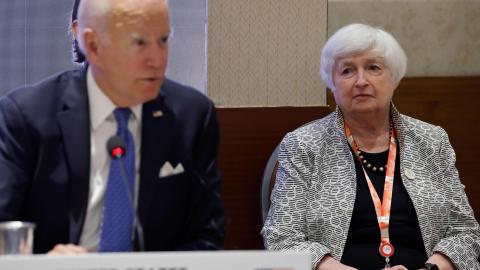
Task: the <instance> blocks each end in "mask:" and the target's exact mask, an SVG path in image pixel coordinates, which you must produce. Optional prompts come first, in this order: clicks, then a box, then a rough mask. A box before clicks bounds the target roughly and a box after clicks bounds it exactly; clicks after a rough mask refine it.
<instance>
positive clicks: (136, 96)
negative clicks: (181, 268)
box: [0, 0, 224, 254]
mask: <svg viewBox="0 0 480 270" xmlns="http://www.w3.org/2000/svg"><path fill="white" fill-rule="evenodd" d="M77 8H78V16H77V14H76V12H77ZM74 13H75V15H74V17H75V18H76V20H75V21H74V22H73V23H72V33H73V34H74V36H75V37H76V39H77V40H78V44H79V45H80V50H81V53H82V54H83V55H84V56H85V57H86V61H85V65H82V67H80V68H79V69H77V70H73V71H66V72H63V73H61V74H58V75H54V76H52V77H50V78H47V79H45V80H43V81H41V82H39V83H38V84H36V85H34V86H27V87H23V88H21V89H16V90H14V91H11V92H10V93H9V94H8V95H6V96H4V97H2V98H1V100H0V111H1V112H0V174H1V175H2V177H1V179H0V221H8V220H22V221H30V222H33V223H35V224H36V229H35V233H34V252H35V253H45V252H50V253H57V254H58V253H67V254H74V253H83V252H89V251H92V252H97V251H98V252H128V251H134V250H147V251H166V250H168V251H172V250H210V249H221V248H222V246H223V234H224V233H223V223H224V222H223V206H222V202H221V200H220V197H219V189H220V176H219V172H218V167H217V152H218V123H217V118H216V113H215V107H214V105H213V103H212V102H211V101H210V100H209V99H208V98H206V97H205V96H204V95H202V94H201V93H199V92H198V91H196V90H194V89H192V88H189V87H186V86H183V85H180V84H178V83H175V82H173V81H171V80H169V79H167V78H165V70H166V67H167V58H168V38H169V35H170V25H169V13H168V4H167V2H166V1H165V0H102V1H98V0H82V1H81V2H80V1H79V0H76V2H75V9H74ZM107 150H108V151H107Z"/></svg>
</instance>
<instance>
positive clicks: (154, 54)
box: [91, 0, 170, 107]
mask: <svg viewBox="0 0 480 270" xmlns="http://www.w3.org/2000/svg"><path fill="white" fill-rule="evenodd" d="M120 2H121V3H118V4H116V5H115V7H114V8H113V11H112V12H111V14H110V16H109V18H108V21H107V25H106V30H107V33H106V35H105V37H101V38H100V39H99V42H98V43H99V44H98V50H97V54H96V57H95V61H94V62H93V63H91V66H92V70H93V73H94V77H95V80H96V81H97V83H98V85H99V86H100V88H101V89H102V90H103V91H104V92H105V94H106V95H107V96H108V97H109V98H110V99H111V100H112V101H113V102H114V103H115V104H116V105H117V106H120V107H126V106H134V105H137V104H141V103H144V102H147V101H149V100H152V99H154V98H155V97H157V95H158V93H159V91H160V86H161V85H162V84H163V81H164V79H165V70H166V67H167V61H168V36H169V34H170V25H169V18H168V8H167V5H166V4H165V3H164V1H162V0H130V1H129V0H126V1H120Z"/></svg>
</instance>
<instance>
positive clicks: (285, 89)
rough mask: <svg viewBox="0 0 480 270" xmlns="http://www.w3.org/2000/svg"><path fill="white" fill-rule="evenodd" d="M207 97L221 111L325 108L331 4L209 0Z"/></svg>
mask: <svg viewBox="0 0 480 270" xmlns="http://www.w3.org/2000/svg"><path fill="white" fill-rule="evenodd" d="M208 9H209V14H208V76H207V77H208V83H207V92H208V95H209V97H210V98H211V99H212V100H214V102H215V103H216V105H217V106H219V107H258V106H262V107H265V106H267V107H268V106H313V105H325V104H326V95H325V86H324V85H323V83H322V82H321V80H320V76H319V75H318V73H319V72H318V70H319V58H320V50H321V47H322V45H323V43H324V42H325V38H326V31H327V25H326V23H327V1H326V0H295V1H291V0H209V1H208Z"/></svg>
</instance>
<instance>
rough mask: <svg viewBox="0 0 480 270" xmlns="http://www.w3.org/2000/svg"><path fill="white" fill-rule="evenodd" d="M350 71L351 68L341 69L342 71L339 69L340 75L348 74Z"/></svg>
mask: <svg viewBox="0 0 480 270" xmlns="http://www.w3.org/2000/svg"><path fill="white" fill-rule="evenodd" d="M352 72H353V70H352V69H351V68H344V69H342V71H341V73H340V74H342V75H348V74H350V73H352Z"/></svg>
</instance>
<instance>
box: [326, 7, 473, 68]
mask: <svg viewBox="0 0 480 270" xmlns="http://www.w3.org/2000/svg"><path fill="white" fill-rule="evenodd" d="M353 22H362V23H368V24H372V25H377V26H381V27H382V28H384V29H385V30H387V31H389V32H391V33H392V34H393V35H394V36H395V38H396V39H397V40H398V41H399V42H400V44H401V45H402V47H403V48H404V50H405V52H406V54H407V56H408V59H409V62H408V71H407V76H470V75H480V0H383V1H382V0H370V1H367V0H344V1H340V0H330V1H329V2H328V33H329V36H330V35H331V34H332V33H334V32H335V31H336V30H337V29H338V28H340V27H341V26H344V25H346V24H349V23H353Z"/></svg>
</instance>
